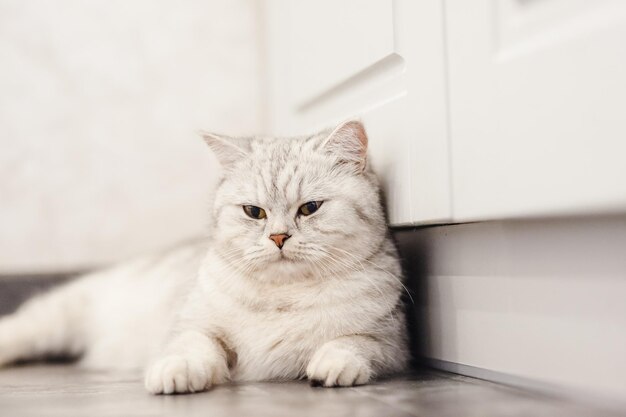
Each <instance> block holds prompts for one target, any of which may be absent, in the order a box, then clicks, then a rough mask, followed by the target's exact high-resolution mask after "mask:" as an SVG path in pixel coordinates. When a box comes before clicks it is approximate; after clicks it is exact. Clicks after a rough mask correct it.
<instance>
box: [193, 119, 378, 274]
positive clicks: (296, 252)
mask: <svg viewBox="0 0 626 417" xmlns="http://www.w3.org/2000/svg"><path fill="white" fill-rule="evenodd" d="M204 138H205V140H206V142H207V143H208V144H209V146H210V147H211V148H212V149H213V151H214V152H215V154H216V155H217V157H218V159H219V161H220V163H221V165H222V167H223V172H224V173H223V178H222V180H221V181H220V183H219V185H218V188H217V190H216V196H215V201H214V211H213V219H212V220H213V228H212V229H213V231H212V234H213V236H212V240H213V245H214V246H213V247H214V249H215V250H216V251H217V253H218V254H220V256H221V257H222V258H223V259H224V260H225V261H226V262H228V263H229V264H230V265H233V266H235V267H237V268H239V269H240V270H241V271H244V272H246V273H250V274H251V275H255V276H259V277H268V276H269V277H274V278H276V279H280V280H283V279H290V277H291V278H292V279H296V278H297V277H298V276H300V275H307V276H313V277H315V276H318V277H320V278H323V277H324V276H325V275H328V274H338V273H341V271H346V270H349V269H353V268H355V267H358V265H359V263H360V262H361V261H362V260H364V259H366V258H367V257H368V256H370V255H371V254H373V253H374V252H375V251H376V250H378V249H379V247H380V245H381V244H382V242H383V240H384V238H385V233H386V226H385V218H384V214H383V210H382V207H381V202H380V197H379V188H378V183H377V181H376V178H375V176H374V174H373V173H372V172H371V170H369V169H368V167H367V136H366V133H365V129H364V128H363V125H362V124H361V123H360V122H358V121H349V122H345V123H342V124H341V125H339V126H338V127H337V128H335V129H334V130H332V131H330V130H329V131H325V132H321V133H318V134H315V135H313V136H310V137H300V138H285V139H278V138H246V139H242V138H226V137H223V136H218V135H213V134H205V135H204Z"/></svg>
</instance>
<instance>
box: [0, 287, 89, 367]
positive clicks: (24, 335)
mask: <svg viewBox="0 0 626 417" xmlns="http://www.w3.org/2000/svg"><path fill="white" fill-rule="evenodd" d="M81 284H82V283H71V284H69V285H66V286H64V287H61V288H59V289H57V290H54V291H52V292H50V293H47V294H43V295H41V296H38V297H35V298H33V299H31V300H29V301H27V302H26V303H25V304H23V305H22V306H21V307H20V308H19V309H18V310H17V311H16V312H15V313H13V314H10V315H8V316H5V317H0V366H4V365H7V364H10V363H12V362H15V361H19V360H32V359H40V358H45V357H50V356H64V357H74V356H77V355H79V354H80V353H82V350H83V348H84V345H85V338H84V332H83V329H84V326H83V320H84V315H85V309H86V306H87V304H88V302H87V301H86V299H85V292H84V288H83V285H81Z"/></svg>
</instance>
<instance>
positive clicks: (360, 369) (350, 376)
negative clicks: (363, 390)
mask: <svg viewBox="0 0 626 417" xmlns="http://www.w3.org/2000/svg"><path fill="white" fill-rule="evenodd" d="M394 354H395V357H394ZM405 356H406V355H405V354H404V353H403V352H397V351H396V350H395V349H390V347H389V346H386V345H383V343H381V342H380V341H379V340H378V339H377V338H375V337H372V336H366V335H351V336H342V337H339V338H337V339H334V340H331V341H329V342H326V343H324V344H323V345H322V346H321V347H320V348H319V349H318V350H317V351H316V352H315V353H314V354H313V357H312V358H311V361H310V362H309V365H308V366H307V369H306V374H307V377H308V378H309V380H310V381H311V385H313V386H324V387H338V386H341V387H346V386H353V385H363V384H366V383H368V382H369V381H371V380H372V379H373V378H374V377H375V376H376V374H377V373H378V372H380V371H389V370H395V369H398V368H400V367H401V366H402V365H403V364H404V362H405Z"/></svg>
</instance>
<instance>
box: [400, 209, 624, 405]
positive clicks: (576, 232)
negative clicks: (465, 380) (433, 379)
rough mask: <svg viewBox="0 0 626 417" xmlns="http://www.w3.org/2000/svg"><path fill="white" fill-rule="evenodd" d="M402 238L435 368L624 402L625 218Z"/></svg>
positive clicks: (504, 225)
mask: <svg viewBox="0 0 626 417" xmlns="http://www.w3.org/2000/svg"><path fill="white" fill-rule="evenodd" d="M396 236H397V237H398V238H399V241H400V244H401V247H402V248H403V252H404V256H405V258H407V259H409V260H410V262H411V263H413V264H420V263H421V267H418V268H417V271H418V272H417V273H413V274H412V277H411V279H412V280H414V284H415V289H416V294H415V299H416V307H417V308H418V311H420V312H421V315H422V317H423V320H421V323H422V324H423V325H424V327H425V328H424V329H422V333H421V334H419V335H418V336H419V340H418V343H419V344H420V346H421V350H422V352H421V353H422V354H423V355H424V356H426V357H428V358H432V359H435V360H436V362H435V365H437V366H439V365H441V364H442V363H443V364H444V365H445V364H448V366H444V368H445V369H447V370H452V371H456V372H459V373H463V374H469V375H472V376H477V377H481V378H486V379H499V380H501V381H505V382H508V383H514V384H522V385H529V386H534V387H537V386H538V384H537V383H543V384H544V387H551V388H552V387H558V388H565V392H568V393H576V392H580V393H585V395H590V394H592V395H594V396H596V397H597V398H610V399H618V400H621V401H622V403H623V402H624V399H625V398H626V379H625V378H624V374H626V361H625V360H624V352H625V351H626V332H625V331H624V329H626V303H625V302H624V300H626V280H625V279H624V276H625V271H626V258H625V257H624V256H623V252H624V249H623V248H624V247H625V246H626V215H624V214H620V215H613V216H588V217H572V218H546V219H533V220H507V221H497V222H484V223H469V224H461V225H452V226H438V227H429V228H422V229H418V230H414V231H403V232H398V233H397V234H396ZM413 266H415V265H413ZM419 271H421V273H420V272H419ZM451 364H460V365H466V366H467V367H461V368H459V367H454V366H450V365H451ZM480 370H487V371H490V372H495V373H498V374H501V375H500V377H496V378H494V374H493V373H491V374H490V373H485V372H481V371H480ZM526 381H534V382H532V383H530V384H529V383H527V382H526ZM539 386H541V385H539ZM558 388H557V389H558ZM591 399H593V398H591Z"/></svg>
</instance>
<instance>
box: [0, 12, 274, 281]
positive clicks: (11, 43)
mask: <svg viewBox="0 0 626 417" xmlns="http://www.w3.org/2000/svg"><path fill="white" fill-rule="evenodd" d="M259 9H260V5H259V3H258V2H254V1H246V0H234V1H193V0H189V1H183V2H173V1H159V2H153V1H141V0H139V1H117V0H114V1H109V0H107V1H98V0H95V1H88V2H85V1H73V0H60V1H55V2H48V1H39V0H34V1H30V0H29V1H20V0H15V1H11V0H2V1H0V62H2V64H1V65H0V149H2V151H1V152H0V231H1V232H0V274H8V273H33V272H51V271H75V270H80V269H84V268H92V267H94V266H97V265H103V264H107V263H109V262H112V261H116V260H120V259H124V258H127V257H129V256H132V255H135V254H138V253H142V252H145V251H150V250H154V249H157V248H161V247H163V246H168V245H171V244H173V243H176V242H177V241H180V240H184V239H188V238H190V237H196V236H198V235H201V234H202V233H203V231H204V225H205V224H206V222H207V213H208V209H209V192H210V190H211V184H212V181H213V180H214V178H215V176H216V175H217V171H216V168H217V167H216V162H215V161H214V160H213V159H211V158H212V156H211V155H210V152H209V150H208V149H207V148H206V145H205V144H204V142H203V141H202V140H201V138H200V137H199V135H198V134H197V131H198V130H199V129H207V130H212V131H216V132H226V133H228V134H232V135H237V134H244V133H246V134H252V133H260V132H262V131H263V128H264V120H263V106H262V105H261V103H262V100H263V97H262V89H263V85H262V82H261V81H262V80H261V78H262V75H263V71H262V56H261V53H260V51H261V50H262V45H261V36H260V16H259Z"/></svg>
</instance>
